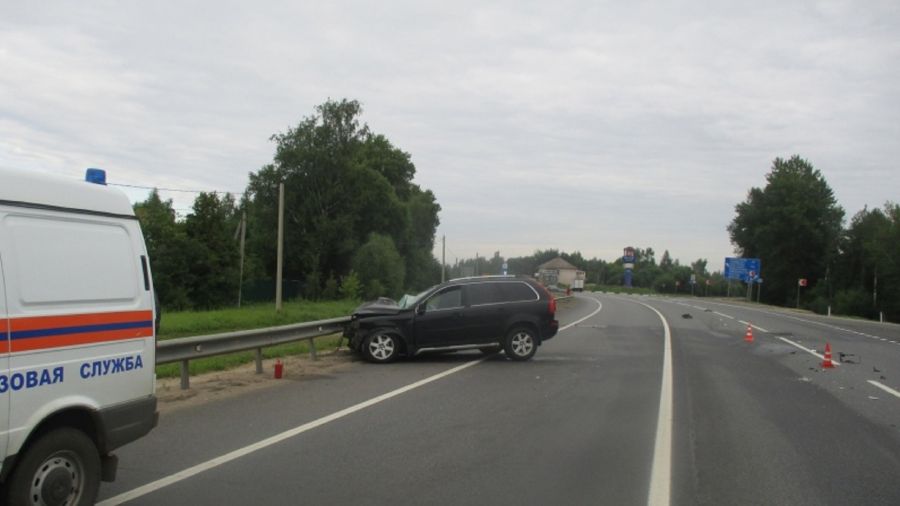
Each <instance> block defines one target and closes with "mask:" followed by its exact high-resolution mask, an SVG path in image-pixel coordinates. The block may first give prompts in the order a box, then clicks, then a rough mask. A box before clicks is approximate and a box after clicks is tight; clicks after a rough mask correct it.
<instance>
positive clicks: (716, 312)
mask: <svg viewBox="0 0 900 506" xmlns="http://www.w3.org/2000/svg"><path fill="white" fill-rule="evenodd" d="M713 314H717V315H719V316H721V317H723V318H728V319H729V320H734V316H731V315H727V314H725V313H720V312H718V311H713Z"/></svg>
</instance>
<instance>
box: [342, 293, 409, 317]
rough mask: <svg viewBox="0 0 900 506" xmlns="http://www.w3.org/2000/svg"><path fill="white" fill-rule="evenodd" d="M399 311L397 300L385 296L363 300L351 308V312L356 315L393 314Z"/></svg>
mask: <svg viewBox="0 0 900 506" xmlns="http://www.w3.org/2000/svg"><path fill="white" fill-rule="evenodd" d="M399 312H400V306H399V305H397V302H395V301H394V300H392V299H388V298H386V297H380V298H379V299H378V300H373V301H369V302H364V303H362V304H361V305H360V306H359V307H358V308H356V309H354V310H353V314H354V315H358V316H374V315H393V314H397V313H399Z"/></svg>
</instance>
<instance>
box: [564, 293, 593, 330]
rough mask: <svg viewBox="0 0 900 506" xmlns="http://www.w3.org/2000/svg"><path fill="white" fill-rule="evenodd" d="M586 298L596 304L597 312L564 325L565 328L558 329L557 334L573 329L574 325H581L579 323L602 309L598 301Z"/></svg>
mask: <svg viewBox="0 0 900 506" xmlns="http://www.w3.org/2000/svg"><path fill="white" fill-rule="evenodd" d="M587 298H589V299H591V300H593V301H594V302H596V303H597V310H596V311H594V312H593V313H591V314H589V315H587V316H585V317H584V318H582V319H580V320H576V321H574V322H572V323H570V324H568V325H566V326H565V327H562V328H561V329H559V332H562V331H564V330H568V329H569V328H571V327H574V326H575V325H578V324H579V323H581V322H583V321H585V320H587V319H588V318H590V317H592V316H594V315H595V314H597V313H599V312H600V310H601V309H603V303H602V302H600V301H599V300H597V299H595V298H593V297H587Z"/></svg>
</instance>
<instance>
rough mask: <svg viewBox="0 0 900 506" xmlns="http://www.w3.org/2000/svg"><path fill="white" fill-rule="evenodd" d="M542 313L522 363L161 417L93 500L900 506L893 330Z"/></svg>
mask: <svg viewBox="0 0 900 506" xmlns="http://www.w3.org/2000/svg"><path fill="white" fill-rule="evenodd" d="M558 316H559V318H560V324H561V328H562V330H561V331H560V333H559V335H557V336H556V337H555V338H554V339H552V340H550V341H548V342H546V343H545V344H544V345H543V346H542V347H541V348H540V349H539V350H538V353H537V355H536V356H535V358H534V360H532V361H530V362H524V363H516V362H512V361H509V360H506V359H505V358H504V356H503V354H502V353H501V354H495V355H491V356H487V357H484V356H482V355H480V354H479V353H468V352H466V353H456V354H445V355H433V356H420V357H418V358H416V359H415V360H411V361H401V362H398V363H394V364H389V365H382V366H378V365H371V364H367V363H363V362H354V363H352V364H349V365H348V366H347V367H345V368H343V369H341V370H340V371H338V372H336V373H334V374H331V375H327V376H322V377H316V378H309V379H306V380H296V381H281V382H274V381H273V382H272V385H271V386H270V387H266V388H265V389H263V390H255V391H253V392H248V393H246V394H241V395H238V396H236V397H231V398H229V399H227V400H221V401H213V402H210V403H207V404H204V405H202V406H197V407H191V408H184V409H180V410H176V411H172V412H171V413H167V414H166V415H165V416H164V417H163V418H162V420H161V421H160V426H159V427H158V428H157V429H155V430H154V431H153V432H152V433H151V434H150V435H149V436H147V437H146V438H144V439H142V440H140V441H138V442H136V443H133V444H131V445H129V446H127V447H125V448H122V449H121V450H120V451H119V452H118V453H119V456H120V462H121V464H120V470H119V476H118V481H116V482H115V483H112V484H104V485H103V487H102V488H101V498H100V499H101V504H122V503H124V504H135V505H137V504H166V505H169V506H172V505H180V504H251V503H252V504H391V505H396V504H517V505H520V504H608V505H632V504H633V505H647V504H653V505H667V504H673V505H695V504H696V505H707V504H708V505H722V504H735V505H739V504H765V505H779V504H784V505H804V504H810V505H813V504H815V505H822V504H834V505H846V504H866V505H880V504H883V505H896V504H900V487H898V486H897V477H898V476H900V429H898V425H900V392H897V390H898V389H900V344H898V343H900V327H898V326H895V325H890V324H873V323H865V322H855V321H849V320H841V319H834V318H821V317H815V316H809V315H805V314H800V313H793V312H788V311H780V310H779V311H776V310H772V309H767V308H761V307H759V306H754V305H743V304H734V303H721V302H712V301H707V300H704V299H694V298H692V299H671V298H648V297H640V298H633V297H622V296H613V295H603V294H584V295H579V296H578V297H576V298H575V299H573V300H571V301H568V302H566V303H563V304H561V305H560V310H559V314H558ZM748 324H752V325H753V337H754V340H753V342H752V343H748V342H746V341H745V340H744V338H745V333H746V329H747V325H748ZM826 342H829V343H830V344H831V347H832V350H833V354H834V357H835V360H837V359H838V357H839V356H842V357H843V359H844V362H843V363H839V365H838V366H837V367H835V368H833V369H828V370H825V369H823V368H822V367H821V362H822V359H821V358H819V357H818V356H816V355H815V353H819V354H821V352H822V350H823V348H824V345H825V343H826ZM841 353H843V355H840V354H841Z"/></svg>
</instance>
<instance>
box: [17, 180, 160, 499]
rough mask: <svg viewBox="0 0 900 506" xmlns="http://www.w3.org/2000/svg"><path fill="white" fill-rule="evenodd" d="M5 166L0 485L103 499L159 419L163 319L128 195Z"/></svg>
mask: <svg viewBox="0 0 900 506" xmlns="http://www.w3.org/2000/svg"><path fill="white" fill-rule="evenodd" d="M85 179H86V180H85V181H80V180H77V179H72V180H66V179H62V180H60V179H56V178H51V177H48V176H42V175H38V174H32V173H29V172H22V171H11V170H0V457H2V459H0V487H2V494H3V496H5V500H6V501H5V503H6V504H8V505H19V504H48V505H55V504H66V505H72V504H93V503H94V501H95V499H96V497H97V491H98V489H99V487H100V481H101V480H103V481H112V480H113V479H114V478H115V473H116V464H117V459H116V457H115V456H114V455H113V454H112V453H111V452H112V451H113V450H115V449H116V448H118V447H120V446H122V445H124V444H125V443H128V442H130V441H133V440H135V439H137V438H139V437H141V436H143V435H144V434H146V433H147V432H149V431H150V430H151V429H152V428H153V427H154V426H156V423H157V419H158V414H157V411H156V396H155V379H156V378H155V367H154V366H155V360H156V355H155V351H156V328H155V322H156V318H155V315H156V313H155V311H156V308H155V305H154V303H153V301H154V297H153V284H152V281H151V277H150V264H149V260H148V258H147V251H146V248H145V247H144V239H143V236H142V234H141V228H140V225H139V224H138V221H137V218H136V217H135V215H134V211H133V210H132V207H131V204H130V203H129V201H128V198H127V197H126V196H125V195H124V194H123V193H122V192H121V191H119V190H117V189H114V188H111V187H109V186H107V185H106V181H105V173H104V172H103V171H101V170H98V169H88V174H87V176H86V178H85Z"/></svg>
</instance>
